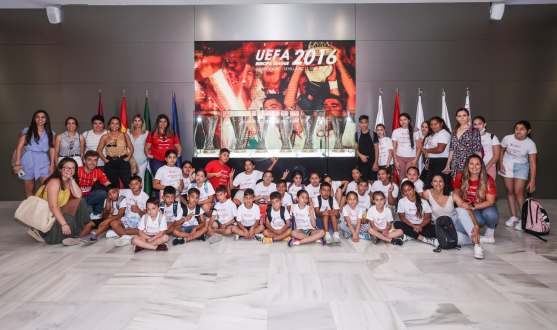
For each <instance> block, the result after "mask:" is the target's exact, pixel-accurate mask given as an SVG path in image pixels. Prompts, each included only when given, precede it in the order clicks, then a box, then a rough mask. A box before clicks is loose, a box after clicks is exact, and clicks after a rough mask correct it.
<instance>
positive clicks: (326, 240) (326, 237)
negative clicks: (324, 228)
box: [325, 233, 333, 244]
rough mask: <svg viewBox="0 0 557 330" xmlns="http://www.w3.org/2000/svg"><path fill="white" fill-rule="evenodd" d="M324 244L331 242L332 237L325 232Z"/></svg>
mask: <svg viewBox="0 0 557 330" xmlns="http://www.w3.org/2000/svg"><path fill="white" fill-rule="evenodd" d="M325 244H333V238H332V237H331V234H329V233H327V235H325Z"/></svg>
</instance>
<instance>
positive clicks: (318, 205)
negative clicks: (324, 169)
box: [313, 182, 340, 244]
mask: <svg viewBox="0 0 557 330" xmlns="http://www.w3.org/2000/svg"><path fill="white" fill-rule="evenodd" d="M320 192H321V194H320V195H318V196H317V197H315V198H313V207H314V208H315V216H316V217H318V218H321V221H322V222H323V229H324V230H325V244H333V243H337V244H340V235H339V233H338V218H339V207H338V203H337V201H336V200H335V199H334V198H333V196H332V195H331V185H330V184H328V183H326V182H323V183H322V184H321V189H320ZM329 223H330V224H331V225H332V227H333V237H331V233H330V232H329Z"/></svg>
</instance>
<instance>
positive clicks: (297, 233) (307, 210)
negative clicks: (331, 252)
mask: <svg viewBox="0 0 557 330" xmlns="http://www.w3.org/2000/svg"><path fill="white" fill-rule="evenodd" d="M308 202H309V204H308ZM292 217H293V218H294V224H295V225H296V226H295V228H296V229H295V230H293V231H292V237H293V238H292V239H291V240H290V241H288V246H297V245H300V244H305V243H311V242H317V243H319V244H325V243H324V240H323V236H325V231H324V230H323V229H317V221H316V220H315V215H314V210H313V203H312V202H311V199H310V198H309V195H308V192H307V191H305V190H303V189H302V190H300V191H298V204H294V205H292Z"/></svg>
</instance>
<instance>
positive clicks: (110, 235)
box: [106, 229, 120, 238]
mask: <svg viewBox="0 0 557 330" xmlns="http://www.w3.org/2000/svg"><path fill="white" fill-rule="evenodd" d="M115 237H120V236H118V234H116V232H115V231H114V230H112V229H110V230H109V231H107V232H106V238H115Z"/></svg>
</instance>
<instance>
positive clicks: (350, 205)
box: [339, 191, 369, 243]
mask: <svg viewBox="0 0 557 330" xmlns="http://www.w3.org/2000/svg"><path fill="white" fill-rule="evenodd" d="M346 200H347V203H346V205H344V208H343V209H342V217H343V218H344V221H342V222H341V223H340V224H339V228H340V230H342V231H343V232H344V238H346V239H349V238H352V242H356V243H357V242H359V241H360V238H362V239H365V236H361V235H362V234H365V233H366V232H367V230H368V228H369V224H367V223H362V216H363V214H364V212H365V208H363V207H360V206H359V205H358V194H357V193H355V192H353V191H351V192H349V193H348V195H346Z"/></svg>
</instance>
